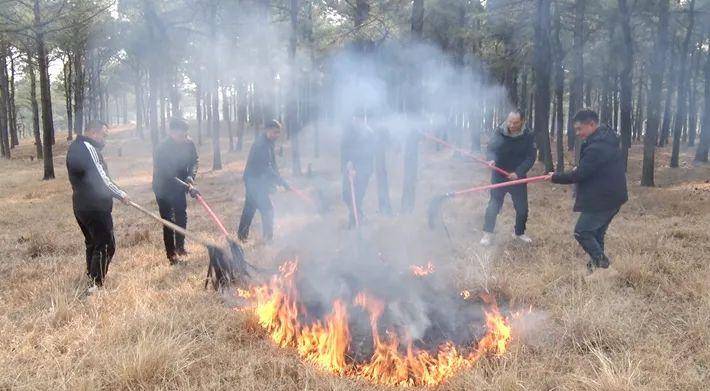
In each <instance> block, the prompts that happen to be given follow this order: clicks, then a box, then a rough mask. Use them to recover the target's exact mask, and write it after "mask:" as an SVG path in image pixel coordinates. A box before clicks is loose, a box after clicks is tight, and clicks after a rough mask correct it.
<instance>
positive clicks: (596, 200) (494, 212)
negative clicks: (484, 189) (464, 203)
mask: <svg viewBox="0 0 710 391" xmlns="http://www.w3.org/2000/svg"><path fill="white" fill-rule="evenodd" d="M572 122H573V124H574V130H575V133H576V135H577V137H579V138H580V139H581V140H582V143H581V146H580V154H579V156H580V158H579V162H578V163H577V165H576V166H575V167H574V169H572V170H571V171H565V172H557V173H550V174H548V177H549V179H550V180H551V182H552V183H557V184H574V185H575V186H576V189H575V202H574V207H573V210H574V211H575V212H580V215H579V218H578V220H577V223H576V225H575V227H574V237H575V239H576V240H577V242H579V244H580V246H581V247H582V249H584V251H585V252H586V253H587V254H588V255H589V261H588V263H587V268H588V270H589V271H590V272H593V271H594V270H595V269H597V268H602V269H606V268H608V267H609V264H610V261H609V258H608V257H607V256H606V254H605V253H604V237H605V235H606V231H607V228H609V224H610V223H611V221H612V219H613V218H614V216H616V214H617V213H619V209H620V208H621V206H622V205H623V204H624V203H625V202H626V201H627V200H628V192H627V187H626V165H625V162H624V158H623V154H622V153H621V149H620V146H619V138H618V136H617V135H616V133H615V132H614V131H613V130H611V129H610V128H609V127H607V126H604V125H600V124H599V116H598V114H597V113H596V112H594V111H593V110H589V109H582V110H580V111H579V112H578V113H577V114H576V115H575V116H574V118H573V119H572ZM524 125H525V117H524V115H523V114H522V112H521V111H519V110H513V111H512V112H511V113H510V114H509V115H508V118H507V119H506V121H505V123H504V124H502V125H501V126H500V127H498V128H497V129H496V131H495V132H494V135H493V137H492V139H491V141H490V142H489V144H488V147H487V154H488V156H489V157H490V158H491V162H490V163H491V164H494V165H495V166H496V167H498V168H501V169H503V170H504V171H507V172H509V173H510V174H509V175H508V176H507V177H506V176H504V175H502V174H501V173H499V172H498V171H493V174H492V178H491V181H492V182H493V183H501V182H505V181H509V180H515V179H519V178H525V177H526V176H527V173H528V171H530V169H531V168H532V166H533V164H534V162H535V159H536V155H537V150H536V148H535V138H534V135H533V134H532V132H530V131H529V130H528V129H527V128H526V127H525V126H524ZM507 193H510V196H511V198H512V200H513V207H514V208H515V230H514V232H513V237H514V238H516V239H518V240H520V241H522V242H525V243H531V242H532V239H531V238H530V237H529V236H527V235H526V234H525V229H526V223H527V220H528V191H527V185H526V184H518V185H513V186H509V187H501V188H497V189H493V190H491V193H490V200H489V202H488V207H487V208H486V215H485V219H484V224H483V232H484V234H483V237H482V238H481V244H482V245H486V246H487V245H490V244H491V241H492V239H493V232H494V229H495V223H496V217H497V216H498V214H499V213H500V210H501V207H502V205H503V200H504V198H505V195H506V194H507Z"/></svg>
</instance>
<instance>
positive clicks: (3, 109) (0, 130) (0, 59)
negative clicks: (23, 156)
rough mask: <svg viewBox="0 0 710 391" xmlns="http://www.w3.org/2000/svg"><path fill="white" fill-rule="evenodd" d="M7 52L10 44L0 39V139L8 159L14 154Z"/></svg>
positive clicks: (4, 154) (3, 151)
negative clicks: (11, 136)
mask: <svg viewBox="0 0 710 391" xmlns="http://www.w3.org/2000/svg"><path fill="white" fill-rule="evenodd" d="M7 53H8V45H7V43H5V42H2V41H0V67H2V69H1V70H0V95H2V96H0V141H1V142H2V155H3V156H4V157H6V158H8V159H10V157H11V156H12V153H11V151H10V133H9V132H8V115H7V114H8V110H7V102H8V99H7V96H8V84H7V72H5V71H4V70H5V69H7Z"/></svg>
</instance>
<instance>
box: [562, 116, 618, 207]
mask: <svg viewBox="0 0 710 391" xmlns="http://www.w3.org/2000/svg"><path fill="white" fill-rule="evenodd" d="M552 182H553V183H560V184H570V183H576V184H577V198H576V200H575V202H574V211H575V212H603V211H608V210H612V209H617V208H619V207H620V206H621V205H623V204H624V203H625V202H626V201H628V199H629V195H628V192H627V189H626V170H625V167H624V159H623V156H622V153H621V149H620V148H619V138H618V137H617V136H616V134H615V133H614V132H613V131H611V130H610V129H609V128H607V127H606V126H600V127H599V128H598V129H597V131H596V132H594V133H593V134H592V135H591V136H589V137H588V138H587V139H586V140H585V141H584V142H583V143H582V145H581V149H580V159H579V164H578V165H577V167H576V168H575V169H574V170H572V171H567V172H562V173H556V174H554V175H553V176H552Z"/></svg>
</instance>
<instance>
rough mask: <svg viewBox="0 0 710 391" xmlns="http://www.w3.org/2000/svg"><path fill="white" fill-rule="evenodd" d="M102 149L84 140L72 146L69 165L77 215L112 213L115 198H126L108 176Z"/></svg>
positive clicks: (73, 143) (73, 200)
mask: <svg viewBox="0 0 710 391" xmlns="http://www.w3.org/2000/svg"><path fill="white" fill-rule="evenodd" d="M102 147H103V146H102V145H100V144H99V143H97V142H96V141H94V140H93V139H90V138H88V137H84V136H77V138H76V139H75V140H74V142H72V143H71V145H70V146H69V151H68V152H67V161H66V163H67V171H68V172H69V182H70V183H71V187H72V191H73V195H72V203H73V205H74V210H75V211H99V212H111V210H112V209H113V198H123V197H125V196H126V193H125V192H124V191H123V190H121V189H119V188H118V186H116V184H115V183H113V181H112V180H111V178H110V177H109V175H108V167H107V166H106V162H104V158H103V156H101V148H102Z"/></svg>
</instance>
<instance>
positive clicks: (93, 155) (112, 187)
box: [84, 141, 128, 200]
mask: <svg viewBox="0 0 710 391" xmlns="http://www.w3.org/2000/svg"><path fill="white" fill-rule="evenodd" d="M84 145H85V146H86V149H87V151H88V152H89V159H90V160H91V164H89V165H88V166H89V167H91V169H92V170H96V172H97V173H98V175H99V178H101V182H102V183H103V185H104V186H106V188H108V190H109V192H110V193H111V195H112V196H113V197H114V198H118V199H120V200H124V199H127V197H128V195H127V194H126V192H125V191H123V190H121V189H120V188H119V187H118V186H116V184H115V183H114V182H113V180H111V178H110V177H109V176H108V174H107V173H106V170H104V166H103V165H102V164H101V159H99V153H98V152H97V151H96V148H94V146H93V145H91V144H90V143H89V142H86V141H85V142H84Z"/></svg>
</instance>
